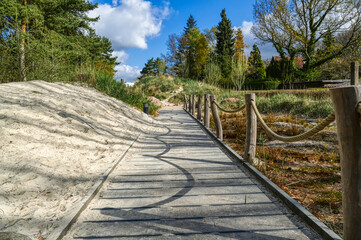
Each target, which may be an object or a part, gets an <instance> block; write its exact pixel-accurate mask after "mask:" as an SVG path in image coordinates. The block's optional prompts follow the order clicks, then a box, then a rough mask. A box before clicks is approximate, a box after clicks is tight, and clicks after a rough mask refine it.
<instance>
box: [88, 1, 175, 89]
mask: <svg viewBox="0 0 361 240" xmlns="http://www.w3.org/2000/svg"><path fill="white" fill-rule="evenodd" d="M169 14H170V10H169V3H168V2H165V3H164V6H163V7H161V8H160V7H155V6H153V5H152V3H151V2H150V1H146V0H112V5H109V4H99V5H98V8H96V9H94V10H93V11H91V12H90V13H89V14H88V15H89V17H98V16H100V19H99V21H98V22H96V23H94V25H93V28H94V29H95V31H96V33H97V34H98V35H100V36H105V37H107V38H108V39H109V40H110V41H111V42H112V46H113V49H114V52H113V57H117V62H119V63H120V64H119V65H118V66H116V67H115V70H116V71H117V72H116V74H115V78H116V79H117V80H120V79H122V78H123V79H125V80H126V81H128V82H129V81H134V80H135V79H137V78H138V77H139V76H140V71H141V69H140V67H138V66H130V65H127V64H126V61H127V60H128V58H129V54H127V53H126V52H125V50H126V49H129V48H141V49H146V48H147V47H148V46H147V38H150V37H154V36H157V35H158V34H159V33H160V31H161V27H162V22H163V20H164V19H165V18H166V17H167V16H168V15H169Z"/></svg>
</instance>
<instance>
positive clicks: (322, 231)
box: [183, 109, 342, 240]
mask: <svg viewBox="0 0 361 240" xmlns="http://www.w3.org/2000/svg"><path fill="white" fill-rule="evenodd" d="M183 110H184V111H185V112H186V113H188V115H189V116H191V117H192V118H193V119H194V120H195V121H196V122H197V123H198V125H199V126H200V127H201V128H202V129H203V130H204V131H205V132H206V133H207V134H208V135H209V136H210V137H211V138H212V139H213V140H214V141H215V142H217V143H218V145H219V146H220V147H221V148H222V149H223V150H225V151H226V152H227V153H228V154H230V155H231V156H232V157H233V158H234V159H235V160H236V161H238V162H239V163H240V164H241V165H243V166H244V167H245V168H246V169H247V170H248V171H249V172H250V173H251V174H252V175H253V176H255V177H256V178H257V180H259V181H260V182H261V184H263V186H265V187H266V188H267V189H268V190H270V191H271V192H272V193H273V194H275V195H276V196H277V197H278V198H280V199H281V201H282V202H283V203H284V204H285V205H286V206H287V207H288V208H289V209H290V210H291V211H292V212H293V213H295V214H296V215H297V216H298V217H300V218H301V220H303V221H305V222H306V223H307V224H308V225H309V226H310V228H312V229H313V230H314V231H315V232H316V233H318V234H319V235H320V236H321V237H322V238H323V239H327V240H342V238H341V237H340V236H339V235H337V234H336V233H335V232H334V231H332V230H331V229H330V228H329V227H327V226H326V224H324V223H323V222H321V220H319V219H318V218H316V217H315V216H314V215H313V214H312V213H311V212H309V211H308V210H307V209H306V208H305V207H303V206H302V205H301V204H299V203H298V202H297V201H296V200H294V199H293V198H292V197H290V196H289V195H288V194H287V193H286V192H284V191H283V190H282V189H281V188H279V187H278V186H277V185H276V184H275V183H273V182H272V181H271V180H269V179H268V178H267V177H266V176H265V175H263V174H262V173H261V172H260V171H258V170H257V169H256V168H255V167H253V166H252V165H251V164H249V163H248V162H246V161H245V160H244V159H243V158H242V157H241V156H240V155H239V154H238V153H237V152H236V151H234V150H233V149H232V148H231V147H229V146H228V145H227V144H226V143H225V142H224V141H222V140H220V139H218V138H217V136H216V135H215V134H214V133H213V132H212V130H210V129H209V128H207V127H206V126H204V125H203V122H201V121H200V120H198V119H197V118H195V117H194V116H193V115H192V114H191V113H190V112H188V111H187V110H185V109H183Z"/></svg>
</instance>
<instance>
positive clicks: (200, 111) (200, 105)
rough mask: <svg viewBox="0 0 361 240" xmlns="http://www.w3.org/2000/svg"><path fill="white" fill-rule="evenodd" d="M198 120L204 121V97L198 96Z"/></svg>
mask: <svg viewBox="0 0 361 240" xmlns="http://www.w3.org/2000/svg"><path fill="white" fill-rule="evenodd" d="M197 119H198V120H199V121H200V120H202V95H198V102H197Z"/></svg>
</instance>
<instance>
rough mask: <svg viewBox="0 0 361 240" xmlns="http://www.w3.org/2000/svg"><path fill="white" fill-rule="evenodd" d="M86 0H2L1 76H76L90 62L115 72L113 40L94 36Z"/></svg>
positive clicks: (50, 78)
mask: <svg viewBox="0 0 361 240" xmlns="http://www.w3.org/2000/svg"><path fill="white" fill-rule="evenodd" d="M96 6H97V5H96V4H92V3H91V2H89V1H86V0H64V1H55V0H42V1H32V0H29V1H14V0H2V1H0V56H1V60H2V61H0V62H1V63H0V82H11V81H24V80H32V79H43V80H46V81H74V80H75V79H76V78H77V74H78V73H79V72H78V71H79V69H81V68H83V67H84V66H87V67H88V66H91V67H93V68H95V69H96V70H99V71H102V72H105V73H107V74H109V75H113V74H114V72H115V71H114V66H115V65H116V62H115V58H113V57H112V51H113V50H112V47H111V42H110V41H109V40H108V39H107V38H104V37H99V36H97V35H96V34H95V33H94V31H93V29H91V27H90V23H91V22H94V21H96V20H97V19H96V18H89V17H87V15H86V14H87V12H88V11H90V10H93V9H94V8H96Z"/></svg>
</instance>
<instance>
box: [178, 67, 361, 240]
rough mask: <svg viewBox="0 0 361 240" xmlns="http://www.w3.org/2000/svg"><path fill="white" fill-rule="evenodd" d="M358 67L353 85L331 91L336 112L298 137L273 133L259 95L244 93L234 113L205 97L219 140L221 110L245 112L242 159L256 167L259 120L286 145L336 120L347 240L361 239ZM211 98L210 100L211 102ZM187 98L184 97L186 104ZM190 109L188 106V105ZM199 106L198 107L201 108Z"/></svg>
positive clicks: (360, 92) (354, 69)
mask: <svg viewBox="0 0 361 240" xmlns="http://www.w3.org/2000/svg"><path fill="white" fill-rule="evenodd" d="M358 78H359V64H358V63H357V62H354V63H352V64H351V85H350V86H345V87H337V88H331V89H330V95H331V100H332V102H333V106H334V113H332V114H330V115H329V116H327V117H326V118H325V119H323V121H322V122H321V123H320V124H318V125H317V126H315V127H313V128H312V129H310V130H308V131H306V132H304V133H302V134H299V135H296V136H281V135H278V134H277V133H275V132H274V131H272V129H270V127H268V126H267V124H266V123H265V121H264V120H263V118H262V116H261V114H260V112H259V111H258V109H257V106H256V95H255V94H254V93H246V94H245V105H244V106H242V107H239V108H237V109H234V110H228V109H224V108H222V107H220V106H219V104H218V103H217V102H216V101H215V100H216V99H215V96H214V95H210V96H209V95H208V94H206V95H205V96H204V97H205V98H204V102H205V107H204V123H205V125H206V127H209V115H210V112H209V110H210V109H211V110H212V115H213V121H214V126H215V128H216V133H217V138H218V139H220V140H222V139H223V130H222V123H221V121H220V117H219V114H218V109H219V110H221V111H223V112H228V113H234V112H238V111H241V110H243V109H244V108H245V109H246V117H247V120H246V122H247V126H246V139H245V151H244V155H243V158H244V160H245V161H247V162H249V163H250V164H253V165H254V164H255V163H256V162H257V161H256V160H257V159H256V158H255V152H256V146H257V119H258V120H259V121H260V124H261V126H262V128H263V129H264V130H265V131H266V133H267V134H268V135H269V136H271V137H273V139H276V140H280V141H283V142H296V141H301V140H304V139H306V138H309V137H311V136H313V135H315V134H316V133H318V132H320V131H321V130H323V129H324V128H325V127H327V126H328V125H329V124H330V123H332V122H333V121H335V119H336V118H337V122H336V123H337V124H336V125H337V135H338V140H339V145H340V164H341V171H342V174H341V176H342V191H343V193H342V194H343V196H347V197H344V198H343V199H342V205H343V219H344V220H343V221H344V231H343V232H344V239H361V231H360V230H359V229H360V226H361V218H360V217H359V216H360V215H361V208H360V207H359V198H360V196H361V182H360V181H357V179H361V165H360V164H359V162H360V156H361V125H360V121H361V120H360V119H361V85H359V79H358ZM208 97H210V101H209V102H208ZM186 100H187V98H185V101H186ZM185 107H187V104H185ZM198 107H199V105H198ZM194 109H195V100H194V96H191V97H189V105H188V112H189V113H190V114H192V115H194V114H195V113H194V112H195V110H194Z"/></svg>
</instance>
